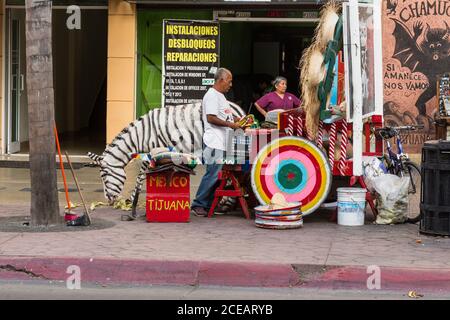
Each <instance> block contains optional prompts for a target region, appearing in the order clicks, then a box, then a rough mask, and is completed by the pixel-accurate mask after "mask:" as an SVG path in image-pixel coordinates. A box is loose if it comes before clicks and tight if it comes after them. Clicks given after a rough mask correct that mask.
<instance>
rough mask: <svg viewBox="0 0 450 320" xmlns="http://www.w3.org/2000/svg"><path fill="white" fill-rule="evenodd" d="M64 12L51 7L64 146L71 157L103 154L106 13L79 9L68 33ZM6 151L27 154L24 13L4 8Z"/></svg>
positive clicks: (55, 79)
mask: <svg viewBox="0 0 450 320" xmlns="http://www.w3.org/2000/svg"><path fill="white" fill-rule="evenodd" d="M68 16H69V15H68V14H67V13H66V10H61V9H58V8H54V9H53V16H52V19H53V21H52V23H53V28H52V32H53V35H52V37H53V44H52V49H53V86H54V95H55V120H56V126H57V128H58V132H59V138H60V143H61V147H62V149H63V150H67V151H68V152H69V153H70V154H72V155H85V154H86V152H87V151H93V152H99V151H102V150H103V149H104V146H105V142H106V79H107V77H106V70H107V28H108V11H107V10H105V9H97V8H96V9H87V8H85V9H83V10H81V28H80V29H73V30H69V29H68V28H67V25H66V22H67V18H68ZM5 34H6V38H7V39H6V51H5V52H6V59H5V66H6V68H5V79H7V80H6V85H5V92H6V99H5V106H6V114H7V116H6V127H5V130H6V137H7V139H6V140H7V143H6V153H7V154H13V153H24V154H26V153H28V152H29V135H28V106H27V95H26V92H27V91H26V90H27V87H26V51H25V46H26V41H25V9H23V8H7V10H6V33H5Z"/></svg>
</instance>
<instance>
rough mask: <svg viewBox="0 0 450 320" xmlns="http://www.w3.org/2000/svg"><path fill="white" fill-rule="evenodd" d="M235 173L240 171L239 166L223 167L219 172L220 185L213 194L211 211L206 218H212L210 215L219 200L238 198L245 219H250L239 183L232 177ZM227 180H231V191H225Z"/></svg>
mask: <svg viewBox="0 0 450 320" xmlns="http://www.w3.org/2000/svg"><path fill="white" fill-rule="evenodd" d="M236 171H240V166H228V165H224V166H223V169H222V171H220V172H219V180H220V185H219V187H218V188H217V189H216V191H215V192H214V201H213V203H212V206H211V209H209V212H208V218H210V217H212V215H213V214H214V209H215V208H216V206H217V205H218V204H219V201H220V199H221V198H222V197H224V196H226V197H238V198H239V204H240V205H241V208H242V211H243V212H244V215H245V218H247V219H250V213H249V211H248V206H247V201H245V198H244V194H243V193H242V189H241V187H240V184H239V181H238V179H237V178H236V177H235V175H234V173H235V172H236ZM228 179H230V180H231V184H232V186H233V189H229V190H225V186H226V185H227V181H228Z"/></svg>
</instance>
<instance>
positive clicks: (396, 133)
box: [376, 125, 424, 223]
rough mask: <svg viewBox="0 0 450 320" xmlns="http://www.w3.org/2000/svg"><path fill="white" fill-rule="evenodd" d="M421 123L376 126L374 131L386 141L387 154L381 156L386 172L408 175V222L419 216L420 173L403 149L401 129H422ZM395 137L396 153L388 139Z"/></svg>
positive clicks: (400, 175) (402, 175)
mask: <svg viewBox="0 0 450 320" xmlns="http://www.w3.org/2000/svg"><path fill="white" fill-rule="evenodd" d="M423 127H424V126H423V125H409V126H400V127H384V128H378V129H376V131H377V132H378V134H379V135H380V137H381V138H383V140H385V141H386V150H387V154H385V155H384V156H383V164H384V165H385V167H386V168H385V169H386V173H390V174H394V175H396V176H399V177H410V180H409V188H408V201H409V204H408V213H407V218H408V222H410V223H416V222H418V221H419V220H420V218H421V211H420V197H421V188H422V175H421V172H420V167H419V166H418V165H417V164H416V163H414V162H413V161H411V160H410V159H409V156H408V154H406V153H405V152H404V150H403V145H402V139H401V136H400V132H401V131H408V132H410V131H414V130H417V129H423ZM391 138H395V139H396V145H397V153H395V152H394V151H393V148H392V146H391V143H390V139H391Z"/></svg>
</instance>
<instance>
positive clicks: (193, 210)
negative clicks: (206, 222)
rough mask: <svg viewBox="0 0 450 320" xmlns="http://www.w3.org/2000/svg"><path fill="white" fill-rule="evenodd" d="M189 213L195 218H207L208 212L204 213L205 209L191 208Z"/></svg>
mask: <svg viewBox="0 0 450 320" xmlns="http://www.w3.org/2000/svg"><path fill="white" fill-rule="evenodd" d="M191 213H192V214H193V215H195V216H197V217H207V216H208V212H206V210H205V208H202V207H194V208H191Z"/></svg>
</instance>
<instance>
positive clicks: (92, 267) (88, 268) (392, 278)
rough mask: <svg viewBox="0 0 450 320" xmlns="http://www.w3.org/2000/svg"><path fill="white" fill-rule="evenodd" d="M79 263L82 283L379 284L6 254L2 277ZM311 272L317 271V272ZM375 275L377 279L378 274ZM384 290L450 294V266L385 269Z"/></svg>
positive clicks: (357, 274)
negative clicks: (444, 268) (445, 267)
mask: <svg viewBox="0 0 450 320" xmlns="http://www.w3.org/2000/svg"><path fill="white" fill-rule="evenodd" d="M73 265H75V266H78V267H80V271H81V281H82V282H85V283H98V284H105V285H107V284H109V285H113V284H129V285H190V286H193V285H217V286H239V287H280V288H282V287H302V288H314V289H342V290H345V289H347V290H349V289H351V290H369V289H370V288H369V287H368V285H367V283H368V280H369V284H372V285H373V284H374V282H373V281H371V278H370V277H371V276H372V275H373V274H374V273H373V271H372V272H368V271H367V268H365V267H354V266H342V267H339V266H336V267H327V269H328V270H327V271H325V272H323V271H321V272H317V270H319V269H322V267H321V266H313V268H312V269H311V266H306V265H295V270H294V268H293V266H292V265H290V264H260V263H247V262H242V263H231V262H206V261H159V260H121V259H104V258H102V259H87V258H61V257H42V258H39V257H0V280H56V281H66V280H67V279H68V278H69V277H70V276H71V275H72V274H71V273H67V270H68V267H69V266H73ZM311 270H313V271H314V272H313V273H311ZM372 279H373V278H372ZM380 289H381V290H395V291H404V292H405V293H407V292H408V291H410V290H415V291H418V292H420V291H423V292H430V291H431V292H450V270H443V269H411V268H391V267H381V268H380Z"/></svg>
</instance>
